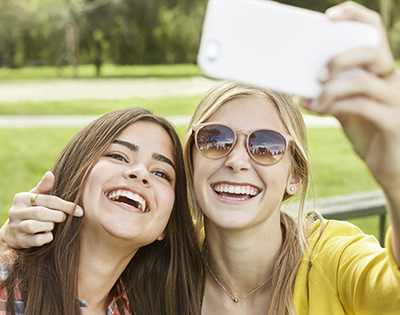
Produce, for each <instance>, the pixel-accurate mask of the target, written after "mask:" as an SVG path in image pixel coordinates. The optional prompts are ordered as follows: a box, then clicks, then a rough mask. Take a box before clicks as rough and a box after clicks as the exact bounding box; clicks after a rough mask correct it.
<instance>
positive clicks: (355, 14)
mask: <svg viewBox="0 0 400 315" xmlns="http://www.w3.org/2000/svg"><path fill="white" fill-rule="evenodd" d="M325 14H326V15H327V16H328V17H329V18H330V19H331V20H335V21H342V20H350V21H358V22H363V23H367V24H371V25H373V26H375V27H376V28H378V29H381V28H384V24H383V22H382V19H381V16H380V15H379V13H377V12H375V11H373V10H371V9H368V8H366V7H364V6H363V5H361V4H358V3H356V2H353V1H345V2H343V3H340V4H338V5H336V6H333V7H331V8H329V9H328V10H326V11H325Z"/></svg>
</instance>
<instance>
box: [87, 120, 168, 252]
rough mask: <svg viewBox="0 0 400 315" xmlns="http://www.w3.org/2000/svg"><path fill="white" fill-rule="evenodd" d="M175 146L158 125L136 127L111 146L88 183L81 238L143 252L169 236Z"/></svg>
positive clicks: (142, 123) (146, 124)
mask: <svg viewBox="0 0 400 315" xmlns="http://www.w3.org/2000/svg"><path fill="white" fill-rule="evenodd" d="M173 157H174V155H173V144H172V141H171V138H170V137H169V135H168V133H167V132H166V131H165V130H164V128H163V127H161V126H160V125H158V124H156V123H153V122H149V121H138V122H135V123H133V124H131V125H130V126H129V127H127V128H126V129H125V130H124V131H123V132H122V133H121V134H120V135H119V136H118V137H117V138H116V139H115V140H114V142H113V143H112V144H111V145H110V146H109V148H108V149H107V150H106V152H105V154H104V156H102V157H101V158H100V159H99V160H98V161H97V163H96V164H95V166H94V167H93V169H92V170H91V172H90V174H89V176H88V179H87V181H86V183H85V187H84V192H83V207H84V209H85V217H84V225H83V230H82V233H83V235H85V233H86V235H88V233H89V234H91V235H92V236H93V235H94V236H95V237H97V238H99V239H100V237H101V236H102V235H108V236H109V235H111V236H113V237H117V238H119V239H125V240H132V241H134V243H135V245H138V246H144V245H147V244H149V243H151V242H153V241H154V240H156V239H157V238H159V239H161V238H160V235H161V234H162V233H163V231H164V230H165V227H166V225H167V223H168V220H169V217H170V214H171V211H172V208H173V205H174V200H175V192H174V187H175V166H174V158H173Z"/></svg>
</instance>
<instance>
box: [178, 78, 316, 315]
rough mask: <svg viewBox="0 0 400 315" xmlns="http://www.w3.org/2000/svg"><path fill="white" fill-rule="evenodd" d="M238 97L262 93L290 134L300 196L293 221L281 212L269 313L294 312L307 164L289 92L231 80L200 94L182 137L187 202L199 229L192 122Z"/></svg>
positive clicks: (303, 128)
mask: <svg viewBox="0 0 400 315" xmlns="http://www.w3.org/2000/svg"><path fill="white" fill-rule="evenodd" d="M240 97H262V98H265V99H267V100H270V101H272V102H274V104H275V105H276V108H277V111H278V114H279V116H280V118H281V120H282V122H283V123H284V125H285V127H286V129H287V131H288V133H289V134H290V135H291V136H292V137H293V142H292V145H291V147H290V149H288V150H289V152H290V153H291V160H292V165H293V167H294V168H295V170H296V171H297V172H298V174H299V175H300V177H301V179H302V191H301V200H300V206H299V211H298V222H297V223H296V222H295V220H294V219H293V217H292V216H291V215H289V214H288V213H285V212H283V211H282V212H281V226H282V233H283V241H282V246H281V248H280V250H279V253H278V258H277V261H276V264H275V266H274V274H276V275H278V276H277V277H274V280H273V286H274V291H273V295H272V301H271V305H270V309H269V314H274V315H280V314H282V315H284V314H287V313H289V314H295V311H294V307H293V301H292V299H293V298H292V297H293V287H294V281H295V278H296V274H297V269H298V266H299V264H300V261H301V258H302V257H303V254H304V248H305V246H306V237H305V233H304V227H303V217H304V215H303V212H304V205H305V201H306V198H307V194H308V190H309V186H310V165H309V160H308V146H307V132H306V126H305V123H304V120H303V116H302V114H301V112H300V110H299V108H298V106H297V105H296V104H295V102H294V101H293V99H292V98H291V97H290V96H289V95H286V94H282V93H277V92H272V91H268V90H261V89H256V88H250V87H245V86H241V85H238V84H235V83H232V82H221V83H220V84H217V85H216V86H215V87H214V88H212V89H211V90H210V91H209V92H208V93H206V94H205V95H204V96H203V98H202V99H201V100H200V102H199V104H198V105H197V107H196V109H195V112H194V114H193V116H192V119H191V121H190V123H189V125H188V128H187V131H186V137H185V140H184V162H185V167H186V171H187V178H188V193H189V203H190V206H191V209H192V212H193V216H194V219H195V221H196V223H197V228H198V230H199V232H200V229H202V228H203V219H204V216H203V212H202V210H201V209H200V206H199V204H198V203H197V200H196V197H195V193H194V183H193V161H192V148H193V145H194V138H193V136H192V135H193V132H192V126H193V125H195V124H199V123H203V122H205V121H206V120H207V119H208V118H210V117H211V116H212V115H213V114H214V113H215V112H216V111H217V110H218V109H219V108H220V107H221V106H222V105H224V104H225V103H226V102H228V101H230V100H232V99H236V98H240ZM290 197H292V196H291V195H289V194H288V193H286V192H285V194H284V196H283V199H282V201H285V200H288V199H289V198H290Z"/></svg>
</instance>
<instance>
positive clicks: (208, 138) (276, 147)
mask: <svg viewBox="0 0 400 315" xmlns="http://www.w3.org/2000/svg"><path fill="white" fill-rule="evenodd" d="M192 130H193V131H194V132H195V136H194V139H195V143H196V147H197V150H199V152H200V154H201V155H203V156H205V157H206V158H209V159H220V158H222V157H224V156H226V155H228V154H229V153H230V152H231V151H232V150H233V148H234V147H235V144H236V140H237V135H238V134H239V133H244V134H245V135H247V137H246V148H247V152H248V153H249V155H250V156H251V158H252V159H253V160H254V161H256V162H257V163H259V164H261V165H273V164H276V163H278V162H279V161H280V160H281V159H282V157H283V156H284V155H285V152H286V149H287V147H288V144H289V141H292V140H293V138H292V136H291V135H288V134H285V135H283V134H281V133H279V132H277V131H273V130H268V129H257V130H254V131H251V132H246V131H242V130H237V131H235V130H233V129H232V128H231V127H229V126H227V125H222V124H215V123H204V124H198V125H194V126H193V127H192Z"/></svg>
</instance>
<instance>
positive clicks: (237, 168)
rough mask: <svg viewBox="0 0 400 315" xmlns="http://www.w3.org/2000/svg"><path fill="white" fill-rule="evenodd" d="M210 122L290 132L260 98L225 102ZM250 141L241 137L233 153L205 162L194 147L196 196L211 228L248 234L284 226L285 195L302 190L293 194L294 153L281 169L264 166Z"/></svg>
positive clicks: (284, 157) (273, 109) (281, 165)
mask: <svg viewBox="0 0 400 315" xmlns="http://www.w3.org/2000/svg"><path fill="white" fill-rule="evenodd" d="M206 122H212V123H221V124H226V125H228V126H230V127H231V128H232V129H234V130H236V131H238V130H242V131H246V132H249V131H252V130H255V129H271V130H275V131H278V132H280V133H288V131H287V130H286V128H285V126H284V124H283V123H282V121H281V119H280V117H279V115H278V112H277V109H276V105H275V104H274V103H273V102H272V101H270V100H268V99H267V98H262V97H256V96H248V97H239V98H235V99H233V100H230V101H228V102H226V103H225V104H224V105H222V106H221V107H220V108H219V109H218V110H217V111H216V112H215V113H214V114H213V115H212V116H211V117H210V118H209V119H208V120H207V121H206ZM245 139H246V135H245V134H243V133H239V134H238V139H237V143H236V145H235V147H234V149H233V150H232V151H231V152H230V153H229V155H227V156H225V157H223V158H220V159H209V158H206V157H204V156H202V155H201V154H200V153H199V152H198V151H197V149H196V146H193V147H192V155H193V179H194V191H195V195H196V199H197V202H198V203H199V205H200V208H201V209H202V211H203V212H204V214H205V216H206V220H205V223H206V227H207V225H208V226H211V225H216V226H219V227H221V228H226V229H245V228H249V227H251V226H255V225H260V224H261V225H264V224H270V223H269V222H274V223H273V224H276V223H279V220H280V219H279V217H280V206H281V202H282V199H283V195H284V193H285V192H288V193H291V194H293V193H294V192H297V191H298V187H297V186H296V190H295V191H290V187H292V186H291V185H293V184H294V181H295V180H297V179H296V178H295V176H294V175H295V174H293V172H292V164H291V158H290V154H285V155H284V156H283V158H282V160H281V161H280V162H278V163H277V164H274V165H269V166H264V165H260V164H258V163H257V162H255V161H254V160H253V159H252V158H251V157H250V156H249V154H248V152H247V150H246V143H245ZM278 226H279V225H278Z"/></svg>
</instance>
